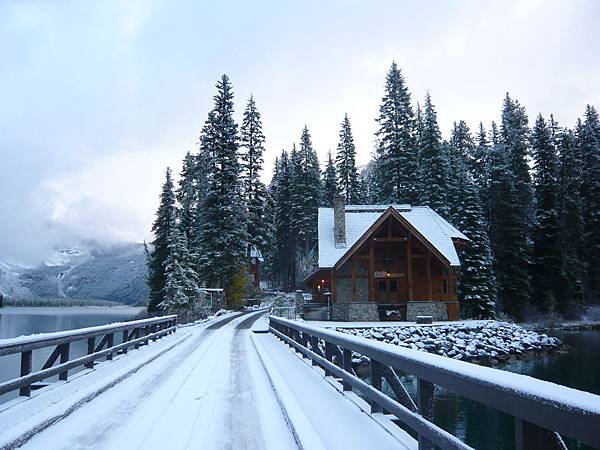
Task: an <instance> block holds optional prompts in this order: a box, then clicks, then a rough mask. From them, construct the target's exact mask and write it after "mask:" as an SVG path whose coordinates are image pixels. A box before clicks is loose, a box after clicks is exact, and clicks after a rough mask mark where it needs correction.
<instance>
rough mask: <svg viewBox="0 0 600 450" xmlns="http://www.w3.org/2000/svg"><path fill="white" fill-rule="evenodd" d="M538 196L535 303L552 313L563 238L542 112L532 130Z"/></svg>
mask: <svg viewBox="0 0 600 450" xmlns="http://www.w3.org/2000/svg"><path fill="white" fill-rule="evenodd" d="M531 150H532V156H533V158H534V169H535V172H534V174H535V178H534V189H535V198H536V212H535V222H534V226H533V258H532V266H531V288H532V297H531V299H532V303H533V304H534V305H536V306H537V308H538V309H539V310H540V311H543V312H552V311H553V310H555V308H556V306H557V303H558V302H560V299H558V297H557V289H558V282H559V277H560V266H561V257H560V245H559V244H560V240H559V228H558V211H557V206H558V203H557V201H558V166H557V155H556V147H555V145H554V142H553V139H552V133H551V130H550V128H549V127H548V125H547V123H546V121H545V120H544V118H543V117H542V115H541V114H540V115H538V117H537V119H536V121H535V125H534V127H533V130H532V133H531Z"/></svg>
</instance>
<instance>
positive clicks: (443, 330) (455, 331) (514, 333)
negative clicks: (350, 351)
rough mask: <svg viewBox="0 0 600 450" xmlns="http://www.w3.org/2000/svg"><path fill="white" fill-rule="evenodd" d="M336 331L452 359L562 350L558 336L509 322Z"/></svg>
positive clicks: (476, 359) (480, 360)
mask: <svg viewBox="0 0 600 450" xmlns="http://www.w3.org/2000/svg"><path fill="white" fill-rule="evenodd" d="M337 331H340V332H343V333H348V334H351V335H354V336H360V337H365V338H367V339H373V340H376V341H379V342H386V343H389V344H394V345H398V346H399V347H403V348H412V349H415V350H420V351H424V352H429V353H435V354H438V355H442V356H446V357H449V358H453V359H457V360H463V361H472V362H477V363H484V364H485V363H488V364H494V363H497V362H501V361H508V360H510V359H514V358H520V357H522V356H524V355H526V354H530V353H542V352H547V351H553V350H557V349H560V348H561V347H562V343H561V341H560V340H559V339H557V338H555V337H552V336H548V335H547V334H545V333H541V334H540V333H537V332H535V331H532V330H528V329H525V328H523V327H521V326H519V325H515V324H512V323H507V322H496V321H480V322H473V323H457V324H444V325H429V326H412V325H404V326H398V327H389V326H387V327H374V328H350V329H347V328H338V329H337Z"/></svg>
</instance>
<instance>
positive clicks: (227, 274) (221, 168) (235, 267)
mask: <svg viewBox="0 0 600 450" xmlns="http://www.w3.org/2000/svg"><path fill="white" fill-rule="evenodd" d="M216 87H217V94H216V95H215V97H214V102H215V105H214V109H213V110H212V111H211V113H210V114H209V117H208V120H207V123H206V125H205V128H204V129H205V130H207V131H206V132H207V133H209V134H210V135H206V136H203V139H204V140H206V141H208V142H210V144H209V147H207V148H209V149H211V150H212V161H213V164H212V171H211V174H210V177H209V181H208V189H207V192H206V196H205V198H204V202H203V205H202V209H203V211H202V213H203V217H204V219H203V222H204V223H203V227H202V236H201V239H200V249H199V250H200V256H201V260H200V261H199V262H200V275H201V278H202V280H203V281H205V282H206V284H207V286H211V287H226V286H228V285H229V283H230V282H231V280H232V279H233V277H234V276H235V274H237V273H238V271H239V269H240V267H242V266H243V265H244V264H245V256H246V248H247V231H246V230H247V223H246V215H245V214H244V209H245V206H244V204H243V201H242V192H241V186H240V181H239V179H240V164H239V161H238V156H239V155H238V130H237V125H236V123H235V121H234V119H233V92H232V88H231V84H230V83H229V78H227V76H226V75H223V76H222V78H221V80H219V81H218V82H217V85H216ZM203 139H201V141H202V140H203Z"/></svg>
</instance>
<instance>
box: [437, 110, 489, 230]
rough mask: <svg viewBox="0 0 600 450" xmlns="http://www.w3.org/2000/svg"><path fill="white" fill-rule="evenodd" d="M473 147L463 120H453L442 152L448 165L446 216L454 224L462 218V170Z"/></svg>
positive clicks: (464, 168) (463, 175)
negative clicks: (449, 135) (450, 132)
mask: <svg viewBox="0 0 600 450" xmlns="http://www.w3.org/2000/svg"><path fill="white" fill-rule="evenodd" d="M473 148H474V143H473V137H472V136H471V131H470V130H469V127H468V126H467V124H466V123H465V122H464V121H463V120H461V121H460V122H454V127H453V128H452V135H451V137H450V142H449V143H448V144H446V145H444V153H445V155H446V156H445V158H446V161H447V166H448V173H447V177H448V187H447V198H448V200H447V201H448V206H447V218H449V219H450V222H452V223H454V224H456V223H458V222H459V221H460V220H461V219H462V216H461V212H460V204H461V201H462V200H463V199H462V195H463V187H462V186H463V183H464V181H463V180H464V177H465V174H464V173H463V170H466V168H467V164H468V163H469V155H470V154H471V153H472V152H473ZM479 207H481V205H479Z"/></svg>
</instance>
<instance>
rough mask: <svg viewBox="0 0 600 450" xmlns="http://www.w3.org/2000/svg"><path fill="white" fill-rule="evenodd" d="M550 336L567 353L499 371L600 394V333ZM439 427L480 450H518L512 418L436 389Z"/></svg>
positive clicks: (572, 445)
mask: <svg viewBox="0 0 600 450" xmlns="http://www.w3.org/2000/svg"><path fill="white" fill-rule="evenodd" d="M548 334H551V335H553V336H556V337H558V338H559V339H561V341H563V342H564V343H565V344H566V346H567V351H565V352H562V351H561V352H554V353H551V354H546V355H537V356H531V357H528V358H526V359H524V360H519V361H514V362H511V363H507V364H502V365H499V366H497V368H498V369H502V370H506V371H509V372H514V373H520V374H523V375H529V376H531V377H535V378H539V379H541V380H546V381H551V382H553V383H558V384H562V385H564V386H568V387H572V388H575V389H579V390H582V391H587V392H592V393H594V394H600V332H599V331H577V332H555V333H548ZM435 423H436V424H438V425H439V426H441V427H442V428H444V429H446V430H448V431H450V432H451V433H453V434H454V435H456V436H458V437H459V438H460V439H461V440H463V441H464V442H466V443H467V444H469V445H470V446H472V447H474V448H476V449H483V450H486V449H490V450H512V449H514V423H513V418H512V417H511V416H509V415H507V414H504V413H501V412H499V411H496V410H493V409H491V408H488V407H486V406H484V405H482V404H481V403H478V402H474V401H471V400H468V399H465V398H461V397H458V396H456V395H454V394H452V393H450V392H448V391H445V390H444V389H442V388H439V387H437V388H436V403H435ZM599 432H600V431H599ZM567 445H568V447H569V449H582V450H583V449H586V450H587V449H589V448H590V447H587V446H583V445H577V444H576V443H573V442H570V441H567Z"/></svg>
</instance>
